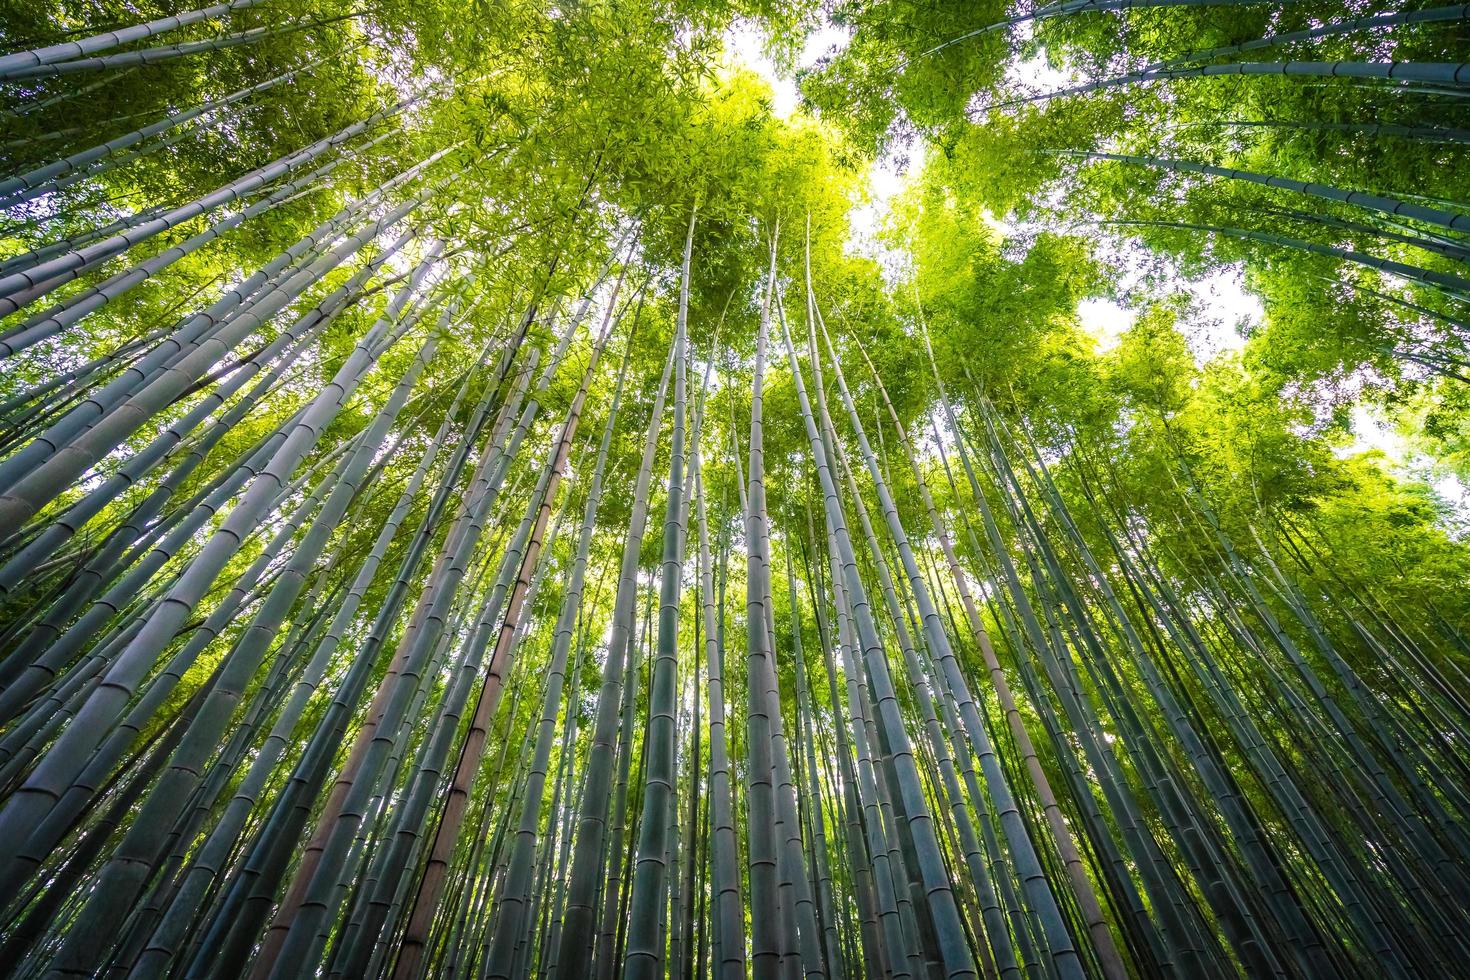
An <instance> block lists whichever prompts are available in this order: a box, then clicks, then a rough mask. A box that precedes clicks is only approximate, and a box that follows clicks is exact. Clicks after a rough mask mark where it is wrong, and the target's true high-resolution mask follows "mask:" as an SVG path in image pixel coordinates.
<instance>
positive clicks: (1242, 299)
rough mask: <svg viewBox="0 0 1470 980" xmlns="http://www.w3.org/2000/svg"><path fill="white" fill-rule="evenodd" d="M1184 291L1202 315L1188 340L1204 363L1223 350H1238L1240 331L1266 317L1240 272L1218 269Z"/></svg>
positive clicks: (1239, 347) (1241, 341) (1241, 333)
mask: <svg viewBox="0 0 1470 980" xmlns="http://www.w3.org/2000/svg"><path fill="white" fill-rule="evenodd" d="M1186 288H1188V290H1189V292H1190V294H1191V295H1192V296H1194V298H1195V301H1196V302H1197V303H1198V304H1199V306H1200V310H1201V313H1202V314H1203V316H1201V317H1200V318H1199V319H1198V320H1197V321H1196V323H1195V328H1194V330H1192V331H1191V334H1192V336H1191V337H1190V338H1189V339H1190V340H1191V341H1193V345H1192V346H1193V347H1194V352H1195V355H1196V356H1199V357H1202V358H1204V359H1206V360H1208V359H1209V358H1211V357H1214V356H1215V355H1216V354H1220V353H1223V352H1225V351H1236V350H1240V349H1241V348H1242V347H1244V346H1245V334H1244V333H1243V332H1242V328H1249V327H1252V326H1255V325H1257V324H1259V323H1260V322H1261V320H1262V318H1263V317H1265V315H1266V310H1265V308H1264V307H1262V306H1261V301H1260V300H1259V299H1257V298H1256V297H1255V296H1252V295H1251V294H1250V293H1248V292H1246V291H1245V277H1244V275H1242V273H1241V271H1240V270H1239V269H1234V268H1231V269H1221V270H1220V271H1218V272H1215V273H1213V274H1212V275H1209V276H1206V277H1205V278H1203V279H1198V280H1195V281H1194V282H1190V283H1188V284H1187V287H1186Z"/></svg>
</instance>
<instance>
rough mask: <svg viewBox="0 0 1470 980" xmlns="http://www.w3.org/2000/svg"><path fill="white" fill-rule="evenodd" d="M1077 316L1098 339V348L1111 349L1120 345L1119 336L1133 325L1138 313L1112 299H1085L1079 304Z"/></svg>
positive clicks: (1102, 349) (1100, 349)
mask: <svg viewBox="0 0 1470 980" xmlns="http://www.w3.org/2000/svg"><path fill="white" fill-rule="evenodd" d="M1077 318H1078V320H1079V321H1080V322H1081V324H1082V329H1083V330H1085V331H1086V332H1087V333H1088V334H1090V335H1091V336H1092V337H1093V339H1094V340H1096V341H1097V349H1098V350H1099V351H1109V350H1112V349H1113V348H1114V347H1116V346H1118V338H1119V337H1121V336H1122V335H1123V334H1124V332H1126V331H1127V330H1128V328H1129V327H1131V326H1133V321H1134V320H1137V319H1138V314H1137V313H1136V312H1134V311H1133V310H1130V309H1127V308H1125V307H1122V306H1119V305H1118V304H1117V303H1114V302H1113V301H1112V300H1110V299H1084V300H1083V301H1082V302H1080V303H1078V304H1077Z"/></svg>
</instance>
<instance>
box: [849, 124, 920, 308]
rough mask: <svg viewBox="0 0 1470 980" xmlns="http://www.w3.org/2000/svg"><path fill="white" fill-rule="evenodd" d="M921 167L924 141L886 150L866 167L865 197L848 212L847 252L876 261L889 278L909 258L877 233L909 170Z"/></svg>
mask: <svg viewBox="0 0 1470 980" xmlns="http://www.w3.org/2000/svg"><path fill="white" fill-rule="evenodd" d="M923 167H924V144H923V143H916V144H914V145H913V146H912V147H910V148H908V149H907V150H905V151H903V152H899V151H897V150H890V151H889V152H888V153H885V154H884V155H883V156H882V157H880V158H879V159H877V160H875V161H873V165H872V166H871V167H869V168H868V200H866V201H864V202H862V203H860V204H858V205H857V206H856V207H854V208H853V209H852V210H851V211H849V212H848V214H847V221H848V235H847V248H848V251H849V252H851V253H852V254H855V255H866V256H868V257H870V258H872V259H874V260H876V261H877V262H878V263H879V264H881V265H882V266H883V271H884V274H885V275H886V276H888V277H889V279H890V281H894V280H897V279H899V278H901V277H902V276H903V275H905V274H906V273H907V264H908V259H907V256H906V255H905V254H903V253H902V252H899V251H895V250H894V249H892V248H889V247H887V246H885V245H884V244H883V243H881V242H880V241H878V232H879V229H881V228H882V226H883V221H884V219H885V218H887V216H888V209H889V206H890V205H891V204H892V202H893V196H894V195H895V194H897V193H898V192H899V191H900V190H902V189H903V188H904V186H905V184H906V182H907V180H908V175H909V174H910V173H917V172H919V171H920V170H922V169H923Z"/></svg>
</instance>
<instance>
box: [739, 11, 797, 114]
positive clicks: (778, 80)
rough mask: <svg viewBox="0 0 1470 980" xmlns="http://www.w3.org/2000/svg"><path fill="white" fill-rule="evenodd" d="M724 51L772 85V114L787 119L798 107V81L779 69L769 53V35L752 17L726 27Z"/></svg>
mask: <svg viewBox="0 0 1470 980" xmlns="http://www.w3.org/2000/svg"><path fill="white" fill-rule="evenodd" d="M725 51H726V52H727V53H728V54H729V57H730V60H731V61H732V62H734V63H735V64H737V65H740V66H742V67H744V68H749V69H750V70H751V71H753V72H755V73H756V74H757V75H759V76H760V77H761V78H763V79H765V80H766V84H767V85H769V86H771V92H772V94H773V96H774V98H773V99H772V102H771V114H772V115H773V116H775V117H776V118H777V119H785V118H787V117H788V116H790V115H791V113H793V112H794V111H796V107H797V105H799V104H800V102H801V95H800V93H799V92H798V91H797V89H796V81H795V79H791V78H783V77H781V75H780V74H779V73H778V72H777V71H776V63H775V62H773V61H772V60H771V59H770V58H769V57H767V55H766V35H765V33H764V32H763V31H761V30H760V29H759V28H758V27H756V26H755V25H754V24H752V23H750V22H749V21H737V22H736V23H735V25H734V26H732V27H731V28H730V29H729V30H727V31H725Z"/></svg>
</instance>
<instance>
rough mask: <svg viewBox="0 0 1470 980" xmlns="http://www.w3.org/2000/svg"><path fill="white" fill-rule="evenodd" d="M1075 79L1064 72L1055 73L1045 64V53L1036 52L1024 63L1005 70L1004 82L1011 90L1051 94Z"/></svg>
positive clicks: (1069, 84) (1015, 64) (1018, 63)
mask: <svg viewBox="0 0 1470 980" xmlns="http://www.w3.org/2000/svg"><path fill="white" fill-rule="evenodd" d="M1076 81H1077V79H1076V78H1075V77H1074V76H1072V75H1069V74H1067V73H1066V72H1061V71H1057V70H1056V69H1055V68H1053V67H1052V66H1051V65H1049V64H1047V63H1046V52H1045V51H1044V50H1043V51H1038V52H1037V53H1036V54H1035V55H1034V56H1032V57H1031V58H1028V59H1027V60H1025V61H1018V62H1015V63H1013V64H1011V65H1009V66H1008V67H1007V68H1006V82H1007V84H1009V85H1010V86H1011V87H1013V88H1019V89H1024V90H1026V91H1028V92H1033V93H1041V92H1052V91H1055V90H1056V89H1061V88H1067V87H1069V86H1071V85H1073V84H1075V83H1076Z"/></svg>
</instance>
